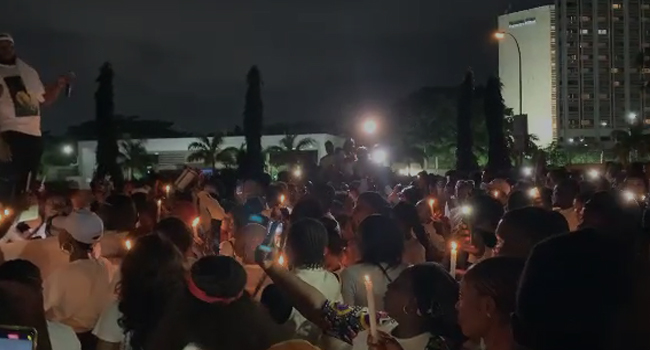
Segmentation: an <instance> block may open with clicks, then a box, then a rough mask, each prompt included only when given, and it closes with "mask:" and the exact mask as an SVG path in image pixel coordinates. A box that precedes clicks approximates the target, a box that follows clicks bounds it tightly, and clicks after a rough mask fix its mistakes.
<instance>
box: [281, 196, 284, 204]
mask: <svg viewBox="0 0 650 350" xmlns="http://www.w3.org/2000/svg"><path fill="white" fill-rule="evenodd" d="M284 200H285V198H284V195H280V203H281V204H284Z"/></svg>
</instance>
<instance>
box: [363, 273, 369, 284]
mask: <svg viewBox="0 0 650 350" xmlns="http://www.w3.org/2000/svg"><path fill="white" fill-rule="evenodd" d="M363 279H364V281H366V283H370V276H368V275H365V276H363Z"/></svg>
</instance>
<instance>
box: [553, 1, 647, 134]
mask: <svg viewBox="0 0 650 350" xmlns="http://www.w3.org/2000/svg"><path fill="white" fill-rule="evenodd" d="M556 13H557V34H558V37H557V45H558V50H557V52H558V75H557V82H558V115H559V116H560V117H559V118H558V137H559V141H563V142H574V140H576V139H579V140H581V141H584V142H585V143H592V142H607V141H611V133H612V131H613V130H617V129H627V127H628V126H629V123H630V121H634V120H637V121H642V122H644V123H646V124H647V123H648V122H650V120H649V118H648V115H650V110H649V109H648V107H647V106H648V99H647V97H646V93H645V92H644V90H643V88H642V86H643V82H644V81H645V79H646V77H645V75H646V73H647V68H644V66H645V65H646V64H647V63H648V58H649V57H648V56H647V54H645V53H644V52H645V51H646V49H647V48H648V44H647V42H648V38H649V37H650V36H649V35H650V32H649V31H650V22H649V20H650V1H648V0H558V1H557V3H556ZM644 63H645V64H644ZM637 118H640V119H637Z"/></svg>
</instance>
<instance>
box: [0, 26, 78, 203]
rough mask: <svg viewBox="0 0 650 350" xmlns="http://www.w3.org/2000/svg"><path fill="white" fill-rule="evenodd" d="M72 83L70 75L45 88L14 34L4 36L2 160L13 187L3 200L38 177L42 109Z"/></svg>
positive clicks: (0, 63) (0, 56) (0, 54)
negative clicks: (18, 49) (21, 55)
mask: <svg viewBox="0 0 650 350" xmlns="http://www.w3.org/2000/svg"><path fill="white" fill-rule="evenodd" d="M69 83H70V76H61V77H59V78H58V79H57V81H56V82H55V83H53V84H51V85H48V86H44V85H43V83H42V82H41V79H40V77H39V75H38V73H37V72H36V70H34V68H32V67H30V66H29V65H28V64H27V63H25V62H23V61H22V60H21V59H19V58H18V57H17V56H16V51H15V49H14V39H13V38H12V37H11V35H9V34H0V138H1V139H2V145H1V146H0V149H1V150H2V151H1V152H0V160H2V161H5V162H10V166H9V167H7V169H3V171H2V172H1V177H3V178H5V179H9V182H8V184H9V185H8V186H4V187H5V188H1V189H0V196H1V197H0V199H2V200H5V201H6V200H9V199H10V196H11V195H12V194H20V193H22V192H24V191H25V190H26V188H27V186H28V182H29V181H30V179H29V177H30V176H31V177H32V178H33V177H35V176H36V173H37V171H38V168H39V165H40V160H41V155H42V153H43V140H42V138H41V110H40V109H41V106H48V105H50V104H52V103H53V102H54V101H56V99H57V98H58V97H59V94H60V93H61V91H62V90H63V89H64V88H65V86H66V85H68V84H69ZM12 151H13V153H14V154H15V156H13V157H12V156H11V152H12ZM30 174H31V175H30ZM4 182H5V181H3V183H4ZM3 197H4V198H3Z"/></svg>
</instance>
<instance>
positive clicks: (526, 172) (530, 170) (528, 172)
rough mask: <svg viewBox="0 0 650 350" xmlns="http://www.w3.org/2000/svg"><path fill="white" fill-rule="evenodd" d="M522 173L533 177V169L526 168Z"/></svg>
mask: <svg viewBox="0 0 650 350" xmlns="http://www.w3.org/2000/svg"><path fill="white" fill-rule="evenodd" d="M521 172H522V173H523V174H524V176H531V175H533V168H531V167H529V166H525V167H523V168H522V169H521Z"/></svg>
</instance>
